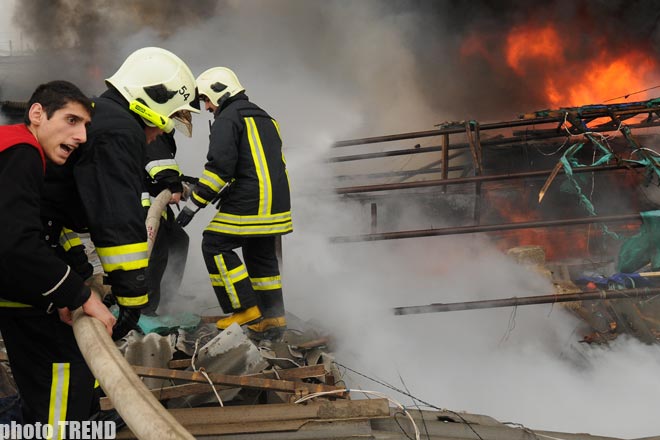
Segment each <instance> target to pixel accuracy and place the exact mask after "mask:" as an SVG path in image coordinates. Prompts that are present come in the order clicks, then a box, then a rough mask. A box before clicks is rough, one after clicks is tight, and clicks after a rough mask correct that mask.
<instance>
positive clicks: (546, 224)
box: [330, 213, 642, 243]
mask: <svg viewBox="0 0 660 440" xmlns="http://www.w3.org/2000/svg"><path fill="white" fill-rule="evenodd" d="M641 219H642V217H641V215H640V214H639V213H631V214H620V215H605V216H594V217H582V218H570V219H560V220H541V221H535V222H519V223H501V224H497V225H474V226H457V227H451V228H440V229H419V230H413V231H398V232H382V233H379V234H362V235H345V236H335V237H330V241H331V242H332V243H352V242H358V241H378V240H396V239H399V238H417V237H431V236H436V235H457V234H472V233H475V232H498V231H510V230H514V229H532V228H550V227H557V226H575V225H586V224H590V223H615V222H629V221H631V220H640V221H641Z"/></svg>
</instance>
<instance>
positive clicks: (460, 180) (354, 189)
mask: <svg viewBox="0 0 660 440" xmlns="http://www.w3.org/2000/svg"><path fill="white" fill-rule="evenodd" d="M643 166H644V165H641V164H638V163H629V164H625V165H598V166H595V167H577V168H574V169H573V173H574V174H575V173H590V172H594V171H595V172H599V171H616V170H625V169H629V168H641V167H643ZM552 171H553V170H540V171H524V172H521V173H507V174H492V175H486V176H471V177H456V178H451V179H434V180H423V181H418V182H402V183H383V184H379V185H360V186H345V187H340V188H335V192H336V193H337V194H353V193H365V192H374V191H391V190H398V189H410V188H428V187H431V186H445V185H458V184H464V183H474V182H493V181H497V180H507V179H520V178H528V177H532V178H533V177H544V176H549V175H550V174H551V173H552ZM560 172H561V173H563V172H564V171H563V170H561V171H560Z"/></svg>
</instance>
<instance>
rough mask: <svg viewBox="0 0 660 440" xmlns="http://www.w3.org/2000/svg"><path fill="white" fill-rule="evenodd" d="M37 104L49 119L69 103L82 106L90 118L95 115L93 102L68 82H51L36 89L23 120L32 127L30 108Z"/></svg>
mask: <svg viewBox="0 0 660 440" xmlns="http://www.w3.org/2000/svg"><path fill="white" fill-rule="evenodd" d="M36 102H38V103H39V104H41V106H42V107H43V108H44V110H45V111H46V117H47V118H48V119H50V118H51V116H53V114H54V113H55V112H56V111H58V110H59V109H61V108H62V107H64V106H65V105H67V104H68V103H69V102H77V103H79V104H81V105H82V106H83V107H84V108H85V110H87V112H89V114H90V116H91V115H92V114H93V113H94V106H93V104H92V100H91V99H89V98H88V97H87V96H86V95H85V94H84V93H83V92H81V91H80V89H79V88H78V87H77V86H76V85H74V84H72V83H70V82H68V81H51V82H47V83H46V84H41V85H40V86H39V87H37V88H36V90H35V91H34V93H33V94H32V96H31V97H30V100H29V101H28V103H27V109H26V110H25V116H23V120H24V122H25V124H27V125H30V116H29V112H30V107H32V104H34V103H36Z"/></svg>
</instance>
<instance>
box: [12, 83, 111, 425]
mask: <svg viewBox="0 0 660 440" xmlns="http://www.w3.org/2000/svg"><path fill="white" fill-rule="evenodd" d="M91 114H92V102H91V101H90V99H89V98H87V97H86V96H85V95H84V94H83V93H82V92H81V91H80V90H79V89H78V88H77V87H76V86H75V85H73V84H71V83H69V82H66V81H52V82H49V83H46V84H43V85H40V86H39V87H38V88H37V89H36V90H35V92H34V94H33V95H32V97H31V98H30V101H29V102H28V105H27V111H26V114H25V118H24V119H25V123H24V124H17V125H9V126H3V127H0V187H2V188H3V196H2V198H0V231H3V233H4V237H3V239H2V241H0V296H2V298H0V332H1V333H2V337H3V339H4V343H5V346H6V348H7V354H8V355H9V363H10V365H11V369H12V374H13V376H14V380H15V381H16V385H17V386H18V390H19V393H20V395H21V407H22V408H21V409H22V416H23V422H24V423H36V422H41V423H51V424H54V425H56V424H57V421H59V420H85V419H87V418H89V416H90V407H91V405H90V404H91V402H92V398H93V393H94V377H93V376H92V374H91V372H90V371H89V369H88V368H87V365H86V364H85V361H84V360H83V358H82V355H81V354H80V351H79V350H78V346H77V344H76V340H75V338H74V335H73V329H72V328H71V327H70V326H69V325H67V324H71V311H72V310H74V309H76V308H78V307H80V306H82V310H83V311H84V312H85V313H86V314H88V315H90V316H94V317H96V318H97V319H99V320H100V321H101V322H102V323H103V324H104V325H105V327H106V329H107V331H108V333H109V334H111V333H112V327H113V325H114V323H115V318H114V316H112V314H111V313H110V311H109V310H108V309H107V307H106V306H105V305H104V304H103V303H102V302H101V300H100V297H99V296H98V295H97V294H96V293H93V292H92V291H91V290H90V288H89V287H87V286H86V285H85V284H84V282H83V279H82V278H81V277H80V276H79V275H78V274H77V273H76V272H75V271H74V270H72V268H71V267H70V266H68V265H67V264H66V263H64V262H63V261H62V260H61V259H59V258H58V257H57V256H56V255H55V253H54V252H53V251H52V250H51V249H49V247H48V245H47V243H46V242H45V241H44V240H43V239H42V237H41V231H42V227H41V220H40V217H39V211H40V206H39V205H40V200H41V193H42V190H43V186H44V171H45V168H46V162H47V161H48V162H49V163H52V164H55V165H62V164H64V163H65V162H66V161H67V159H69V157H70V156H71V155H72V154H74V152H75V151H76V150H77V149H78V148H79V146H80V145H81V144H82V143H83V142H85V140H86V138H87V134H86V125H87V124H89V122H90V120H91V119H90V118H91ZM56 309H57V312H58V313H54V312H55V310H56ZM67 396H68V401H67Z"/></svg>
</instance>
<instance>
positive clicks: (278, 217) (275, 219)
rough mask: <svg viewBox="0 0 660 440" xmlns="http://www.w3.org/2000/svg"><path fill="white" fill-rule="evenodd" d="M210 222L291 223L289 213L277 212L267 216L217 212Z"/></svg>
mask: <svg viewBox="0 0 660 440" xmlns="http://www.w3.org/2000/svg"><path fill="white" fill-rule="evenodd" d="M211 221H212V222H218V223H231V224H233V225H257V224H269V223H281V222H290V221H291V211H285V212H278V213H277V214H268V215H236V214H228V213H226V212H218V213H217V214H216V215H215V216H214V217H213V220H211Z"/></svg>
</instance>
